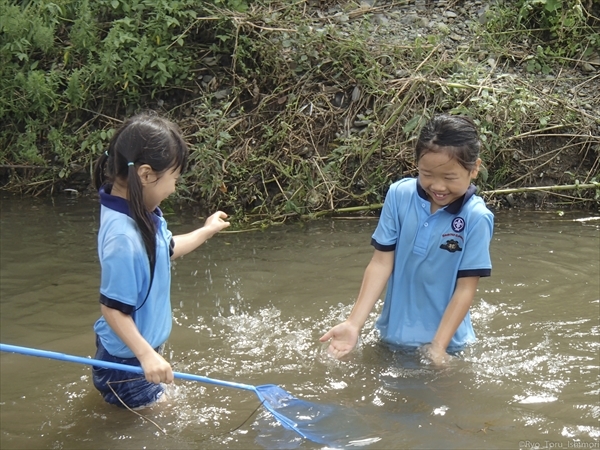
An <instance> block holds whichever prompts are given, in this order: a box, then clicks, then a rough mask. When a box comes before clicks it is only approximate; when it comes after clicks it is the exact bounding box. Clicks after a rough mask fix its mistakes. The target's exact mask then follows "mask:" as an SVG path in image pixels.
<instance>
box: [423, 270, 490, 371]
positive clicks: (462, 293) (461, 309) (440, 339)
mask: <svg viewBox="0 0 600 450" xmlns="http://www.w3.org/2000/svg"><path fill="white" fill-rule="evenodd" d="M477 283H479V277H464V278H459V279H458V280H457V282H456V289H455V290H454V294H453V295H452V298H451V299H450V303H448V306H447V307H446V311H445V312H444V315H443V316H442V320H441V322H440V325H439V327H438V329H437V332H436V333H435V336H434V337H433V341H431V344H429V345H428V346H426V348H425V349H424V350H425V353H426V356H427V357H428V358H429V359H431V361H432V362H433V363H434V364H441V363H443V362H445V361H447V360H448V358H449V356H448V354H447V353H446V349H447V348H448V344H450V340H451V339H452V336H454V333H456V330H457V329H458V326H459V325H460V323H461V322H462V321H463V319H464V318H465V316H466V315H467V312H469V308H470V307H471V304H472V303H473V297H475V292H476V291H477Z"/></svg>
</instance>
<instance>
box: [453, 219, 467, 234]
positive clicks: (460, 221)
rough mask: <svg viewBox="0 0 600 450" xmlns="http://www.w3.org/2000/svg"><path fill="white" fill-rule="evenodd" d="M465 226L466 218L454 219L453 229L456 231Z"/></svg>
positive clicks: (458, 231)
mask: <svg viewBox="0 0 600 450" xmlns="http://www.w3.org/2000/svg"><path fill="white" fill-rule="evenodd" d="M464 228H465V219H463V218H462V217H457V218H456V219H454V220H453V221H452V229H453V230H454V232H455V233H460V232H461V231H462V230H463V229H464Z"/></svg>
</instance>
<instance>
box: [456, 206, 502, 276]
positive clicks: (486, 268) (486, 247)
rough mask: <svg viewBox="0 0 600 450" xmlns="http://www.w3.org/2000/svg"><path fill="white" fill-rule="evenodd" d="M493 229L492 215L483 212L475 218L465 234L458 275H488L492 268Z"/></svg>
mask: <svg viewBox="0 0 600 450" xmlns="http://www.w3.org/2000/svg"><path fill="white" fill-rule="evenodd" d="M493 231H494V216H493V215H492V214H491V213H488V214H484V215H482V216H481V217H480V219H479V220H477V221H476V222H475V223H474V224H473V225H472V227H471V228H470V229H469V232H468V234H467V236H466V241H465V246H464V252H463V253H464V254H463V257H462V260H461V263H460V267H459V270H458V271H459V276H469V275H470V274H473V275H477V276H489V275H490V273H491V269H492V261H491V258H490V243H491V240H492V234H493Z"/></svg>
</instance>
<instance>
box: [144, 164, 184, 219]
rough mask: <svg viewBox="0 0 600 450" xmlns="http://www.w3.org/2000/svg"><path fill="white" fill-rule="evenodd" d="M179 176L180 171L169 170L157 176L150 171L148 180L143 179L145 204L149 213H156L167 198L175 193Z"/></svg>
mask: <svg viewBox="0 0 600 450" xmlns="http://www.w3.org/2000/svg"><path fill="white" fill-rule="evenodd" d="M179 174H180V170H179V169H176V170H172V169H167V171H166V172H165V173H163V174H157V173H156V172H154V171H153V170H150V173H148V174H147V177H146V179H142V180H143V181H142V183H143V186H144V203H145V205H146V209H147V210H148V211H154V210H155V209H156V208H157V207H158V206H159V205H160V203H161V202H162V201H163V200H164V199H165V198H167V197H168V196H169V195H171V194H172V193H173V192H175V184H176V183H177V179H178V178H179Z"/></svg>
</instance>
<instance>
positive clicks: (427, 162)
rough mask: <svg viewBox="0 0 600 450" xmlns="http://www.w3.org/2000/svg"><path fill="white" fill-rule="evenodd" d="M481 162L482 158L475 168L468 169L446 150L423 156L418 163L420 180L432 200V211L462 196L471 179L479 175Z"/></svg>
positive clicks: (478, 160)
mask: <svg viewBox="0 0 600 450" xmlns="http://www.w3.org/2000/svg"><path fill="white" fill-rule="evenodd" d="M480 164H481V159H477V161H476V162H475V167H474V168H473V170H468V169H465V168H464V167H463V166H461V165H460V163H459V162H458V161H457V160H456V159H455V158H453V157H452V156H451V155H449V154H447V153H444V152H441V153H435V152H429V153H425V154H424V155H423V156H421V159H419V163H418V169H419V182H420V184H421V187H422V188H423V189H424V190H425V192H426V193H427V195H428V197H429V199H430V201H431V212H432V213H434V212H435V211H437V210H438V209H440V208H443V207H444V206H447V205H449V204H450V203H452V202H453V201H454V200H456V199H458V198H460V197H462V196H463V195H464V194H465V192H467V189H468V188H469V185H470V184H471V180H472V179H473V178H475V177H477V173H478V172H479V165H480Z"/></svg>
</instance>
